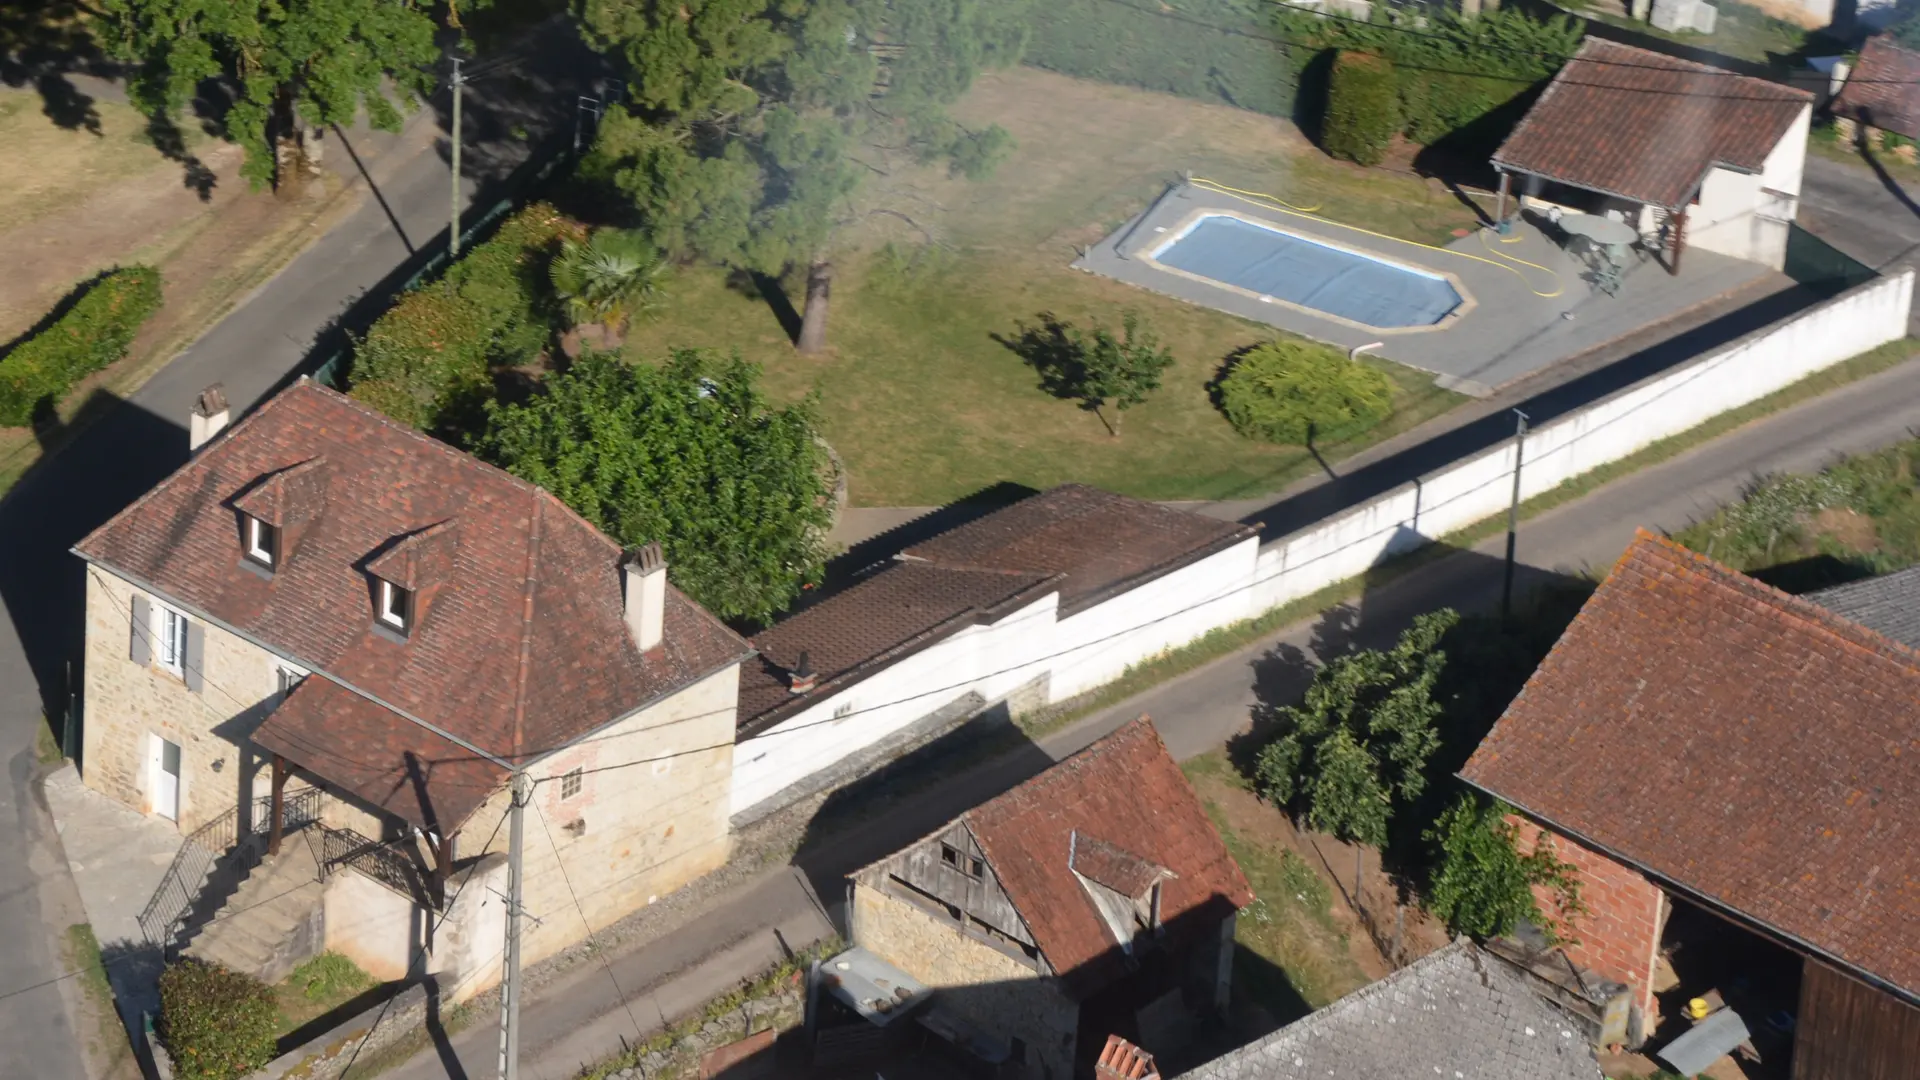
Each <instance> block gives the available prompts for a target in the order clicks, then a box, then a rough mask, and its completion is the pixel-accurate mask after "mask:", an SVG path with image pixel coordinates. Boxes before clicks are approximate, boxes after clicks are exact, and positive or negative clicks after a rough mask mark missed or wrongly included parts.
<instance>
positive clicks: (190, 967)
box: [156, 957, 280, 1080]
mask: <svg viewBox="0 0 1920 1080" xmlns="http://www.w3.org/2000/svg"><path fill="white" fill-rule="evenodd" d="M279 1024H280V1006H279V1003H278V1002H276V1001H275V1000H274V996H273V988H272V987H269V986H268V985H267V984H266V983H263V982H261V981H260V980H259V979H256V978H254V977H253V976H251V975H243V974H241V973H240V972H237V971H229V970H228V969H226V968H223V967H220V966H219V965H217V964H209V963H207V962H205V961H203V960H195V959H193V958H191V957H189V958H187V959H185V960H182V961H180V962H179V963H177V964H174V965H172V966H171V967H169V968H167V970H166V971H164V972H162V973H161V975H160V1022H159V1024H158V1025H156V1033H157V1034H158V1035H159V1036H160V1042H161V1045H163V1046H165V1047H166V1048H167V1055H168V1056H169V1057H171V1058H172V1059H173V1072H174V1075H175V1076H178V1077H180V1078H181V1080H238V1078H239V1077H243V1076H245V1075H247V1074H248V1073H250V1072H253V1071H254V1070H256V1069H258V1068H260V1067H261V1066H262V1065H265V1064H266V1063H267V1062H269V1061H272V1060H273V1056H274V1052H275V1050H276V1049H277V1046H278V1041H279V1040H278V1037H277V1035H276V1030H277V1029H278V1027H279Z"/></svg>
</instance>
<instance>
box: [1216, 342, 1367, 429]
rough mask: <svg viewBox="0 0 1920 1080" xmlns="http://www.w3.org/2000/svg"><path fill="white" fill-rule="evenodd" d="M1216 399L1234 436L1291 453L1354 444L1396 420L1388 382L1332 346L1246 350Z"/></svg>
mask: <svg viewBox="0 0 1920 1080" xmlns="http://www.w3.org/2000/svg"><path fill="white" fill-rule="evenodd" d="M1219 394H1220V407H1221V410H1222V411H1223V412H1225V413H1226V414H1227V420H1228V422H1230V423H1232V424H1233V427H1234V430H1236V431H1238V432H1239V433H1240V434H1242V435H1245V436H1246V437H1248V438H1250V439H1261V440H1264V441H1266V442H1273V443H1286V444H1290V445H1294V446H1308V445H1318V446H1325V445H1327V444H1329V443H1336V442H1341V441H1343V440H1346V439H1351V438H1353V437H1354V436H1356V435H1359V434H1361V433H1362V432H1365V431H1366V430H1367V429H1369V428H1371V427H1373V426H1374V425H1375V424H1378V423H1379V422H1380V421H1382V420H1385V419H1386V418H1387V417H1388V416H1389V415H1391V414H1392V412H1393V383H1392V382H1391V381H1389V380H1388V378H1387V377H1386V375H1385V374H1383V373H1381V372H1380V371H1378V370H1377V369H1375V368H1370V367H1368V366H1366V365H1365V364H1362V363H1360V362H1358V361H1355V360H1349V359H1347V357H1346V354H1344V353H1342V352H1341V351H1340V350H1338V349H1335V348H1333V347H1331V346H1327V345H1321V344H1319V343H1317V342H1312V341H1298V340H1293V339H1285V340H1281V341H1270V342H1267V343H1266V344H1265V345H1259V346H1256V347H1254V348H1252V349H1249V350H1247V352H1245V353H1244V354H1242V355H1241V356H1239V357H1238V358H1237V359H1235V360H1234V361H1233V365H1232V367H1231V368H1230V369H1229V370H1228V371H1227V374H1226V376H1225V377H1224V378H1222V379H1221V380H1220V385H1219Z"/></svg>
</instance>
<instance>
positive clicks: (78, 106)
mask: <svg viewBox="0 0 1920 1080" xmlns="http://www.w3.org/2000/svg"><path fill="white" fill-rule="evenodd" d="M87 14H88V9H87V8H86V7H85V6H84V5H82V4H79V3H76V2H74V0H15V2H14V3H10V4H5V5H0V83H5V84H6V85H8V86H11V87H14V88H16V89H18V88H24V87H28V86H31V87H32V88H33V89H34V91H35V92H36V93H38V94H39V95H40V102H41V111H43V112H44V113H45V114H46V116H47V118H48V119H49V120H52V121H53V122H54V123H55V124H57V125H59V126H60V127H62V128H66V129H67V130H69V131H81V130H84V131H87V132H90V133H92V134H94V135H100V134H102V131H101V126H100V110H99V109H98V108H97V107H96V104H95V100H94V98H93V96H92V95H91V94H88V93H86V92H85V91H83V90H82V89H81V88H80V86H78V85H76V84H75V82H74V80H73V78H72V76H74V75H81V76H92V77H94V78H101V79H111V78H115V77H117V76H118V75H119V74H120V65H118V64H116V63H114V62H113V61H112V60H110V59H109V58H108V57H107V55H106V54H105V53H104V52H102V51H101V49H100V46H99V44H98V43H97V42H96V41H95V40H94V38H93V34H92V33H91V32H90V31H89V29H88V24H87V22H86V15H87Z"/></svg>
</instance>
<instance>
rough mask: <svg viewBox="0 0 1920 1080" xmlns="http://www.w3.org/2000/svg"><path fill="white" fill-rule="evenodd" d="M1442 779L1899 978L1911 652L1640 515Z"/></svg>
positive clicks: (1919, 656) (1915, 810)
mask: <svg viewBox="0 0 1920 1080" xmlns="http://www.w3.org/2000/svg"><path fill="white" fill-rule="evenodd" d="M1461 776H1462V777H1463V778H1465V779H1466V780H1467V781H1468V782H1470V783H1472V784H1474V785H1475V786H1477V787H1480V788H1483V789H1485V790H1486V791H1489V792H1491V793H1493V794H1494V795H1497V796H1499V797H1500V798H1502V799H1505V800H1507V801H1508V802H1510V803H1512V804H1513V805H1514V806H1516V807H1518V808H1520V809H1521V810H1523V811H1524V812H1526V813H1527V814H1529V815H1531V816H1533V817H1535V818H1537V819H1538V820H1540V821H1541V822H1542V823H1543V824H1545V825H1547V826H1549V827H1551V828H1552V829H1554V830H1556V831H1559V832H1563V833H1567V834H1569V835H1572V836H1573V837H1575V838H1576V839H1578V840H1580V841H1581V842H1582V843H1585V844H1587V845H1589V846H1592V847H1596V848H1598V849H1600V850H1601V851H1603V852H1606V853H1608V854H1610V855H1612V856H1613V857H1614V858H1616V859H1621V860H1624V861H1626V862H1628V863H1630V864H1632V865H1634V866H1636V867H1638V868H1641V869H1643V870H1644V871H1646V872H1647V873H1649V874H1651V875H1653V876H1654V877H1656V878H1658V879H1662V880H1664V881H1665V882H1668V883H1671V885H1672V886H1674V887H1677V888H1679V889H1681V890H1683V891H1684V892H1686V893H1690V894H1692V895H1693V896H1695V897H1697V898H1699V899H1701V900H1704V901H1706V902H1708V903H1711V904H1715V905H1719V906H1720V907H1722V908H1725V909H1728V910H1731V911H1733V912H1737V913H1740V914H1741V915H1744V916H1745V917H1747V918H1749V919H1752V920H1754V921H1756V922H1758V923H1760V924H1762V925H1764V926H1766V927H1769V928H1771V929H1772V930H1773V931H1775V932H1776V933H1779V934H1783V935H1786V936H1788V937H1789V938H1792V939H1797V940H1798V942H1800V943H1801V945H1802V947H1803V948H1806V949H1809V950H1813V951H1817V952H1818V953H1821V954H1824V955H1826V956H1827V957H1830V958H1832V959H1833V960H1834V961H1837V962H1838V963H1840V964H1842V965H1844V966H1847V967H1850V968H1852V969H1854V970H1855V971H1856V972H1858V973H1862V974H1864V975H1866V976H1868V977H1870V978H1873V979H1877V980H1880V981H1882V982H1884V983H1886V984H1889V985H1891V986H1893V987H1896V988H1900V989H1901V990H1903V991H1904V992H1905V993H1906V994H1908V995H1909V996H1912V995H1914V994H1915V993H1916V992H1920V935H1916V934H1915V933H1914V927H1916V926H1920V653H1916V652H1915V651H1914V650H1912V649H1909V648H1908V647H1906V646H1904V645H1901V644H1899V643H1897V642H1895V641H1893V640H1891V639H1889V638H1887V637H1884V636H1882V635H1880V634H1878V633H1875V632H1874V631H1872V630H1869V629H1867V628H1866V627H1863V626H1860V625H1858V624H1856V623H1854V622H1852V621H1849V620H1848V619H1845V618H1842V617H1841V616H1839V615H1836V614H1834V613H1833V612H1832V611H1829V610H1827V608H1825V607H1822V606H1820V605H1819V604H1816V603H1814V602H1811V601H1809V600H1806V599H1798V598H1795V597H1791V596H1788V595H1786V594H1785V593H1782V592H1779V591H1777V590H1775V589H1772V588H1769V587H1767V586H1766V585H1763V584H1761V583H1759V582H1757V581H1755V580H1753V579H1752V578H1749V577H1747V576H1745V575H1743V574H1739V573H1736V572H1735V571H1733V570H1730V569H1728V568H1726V567H1724V566H1721V565H1719V564H1718V563H1715V562H1713V561H1712V560H1709V559H1706V558H1704V557H1702V556H1700V555H1696V554H1694V553H1693V552H1691V551H1688V550H1686V549H1685V548H1683V547H1681V546H1679V545H1678V544H1675V543H1673V542H1671V541H1668V540H1666V539H1663V538H1661V537H1657V536H1654V535H1652V534H1651V533H1648V532H1646V531H1645V530H1642V531H1641V532H1640V534H1639V535H1638V536H1637V537H1636V539H1635V540H1634V542H1633V544H1632V545H1631V546H1630V547H1629V548H1628V549H1627V551H1626V553H1625V554H1624V555H1622V556H1621V558H1620V561H1619V562H1618V563H1616V564H1615V565H1614V567H1613V572H1612V573H1611V574H1610V575H1609V576H1608V578H1607V580H1606V581H1605V583H1603V584H1602V585H1601V586H1600V588H1599V590H1598V591H1597V592H1595V593H1594V595H1593V597H1592V599H1590V600H1589V601H1588V602H1587V604H1586V606H1585V608H1583V609H1582V610H1581V612H1580V615H1579V617H1578V618H1577V619H1575V620H1574V622H1573V625H1572V626H1570V627H1569V628H1568V629H1567V632H1566V633H1565V634H1564V635H1562V636H1561V638H1560V640H1559V642H1558V643H1557V644H1556V645H1555V646H1554V648H1553V651H1552V652H1551V653H1550V654H1548V656H1547V658H1546V660H1545V661H1543V662H1542V663H1541V665H1540V667H1539V668H1538V670H1536V671H1535V672H1534V674H1533V676H1532V678H1531V679H1529V680H1528V682H1527V684H1526V687H1525V688H1524V689H1523V690H1522V691H1521V692H1520V695H1519V696H1518V697H1517V698H1515V699H1514V701H1513V703H1512V704H1511V705H1510V706H1508V708H1507V711H1506V713H1505V714H1504V715H1503V716H1502V717H1501V718H1500V720H1499V721H1498V722H1497V723H1496V724H1495V725H1494V727H1493V730H1492V732H1491V733H1490V734H1489V735H1488V736H1487V738H1486V739H1485V741H1483V742H1482V743H1481V744H1480V747H1479V749H1478V750H1477V751H1475V753H1474V755H1473V757H1472V759H1471V760H1470V761H1469V762H1468V763H1467V766H1466V768H1465V769H1464V770H1462V772H1461Z"/></svg>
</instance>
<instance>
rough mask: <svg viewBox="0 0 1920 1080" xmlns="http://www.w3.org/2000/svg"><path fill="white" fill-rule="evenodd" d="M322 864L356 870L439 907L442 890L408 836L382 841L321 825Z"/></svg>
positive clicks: (424, 903)
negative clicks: (407, 838)
mask: <svg viewBox="0 0 1920 1080" xmlns="http://www.w3.org/2000/svg"><path fill="white" fill-rule="evenodd" d="M320 865H321V867H322V869H323V870H324V871H326V872H332V871H333V870H334V869H336V868H339V867H343V866H344V867H346V868H348V869H351V870H356V871H358V872H359V873H361V874H363V875H365V876H367V877H369V878H372V879H373V880H374V881H377V882H379V883H380V884H382V885H385V886H386V887H387V888H389V889H392V890H393V891H394V892H397V893H399V894H400V895H401V896H404V897H406V898H407V899H409V900H412V901H413V902H415V903H417V904H419V905H421V906H422V907H426V908H431V909H433V910H436V911H437V910H439V909H440V907H441V903H440V890H439V889H438V888H437V882H436V880H435V878H434V876H433V875H432V874H430V873H428V872H427V869H426V867H425V866H423V865H422V864H421V861H420V854H419V849H418V848H417V847H416V846H415V845H414V844H412V843H411V842H409V841H406V840H392V841H387V842H385V843H382V842H380V841H378V840H370V839H368V838H367V837H365V836H363V835H361V834H360V833H358V832H355V831H354V830H352V829H337V828H334V827H332V826H330V825H322V826H321V827H320Z"/></svg>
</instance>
